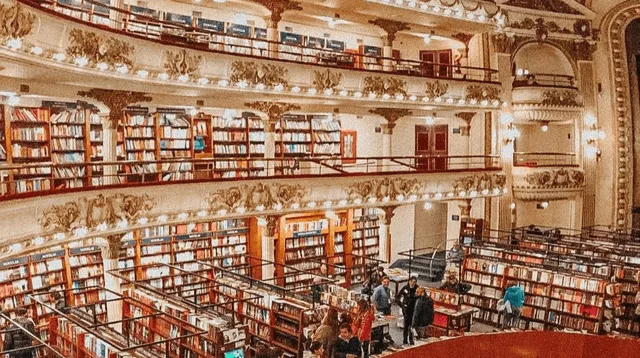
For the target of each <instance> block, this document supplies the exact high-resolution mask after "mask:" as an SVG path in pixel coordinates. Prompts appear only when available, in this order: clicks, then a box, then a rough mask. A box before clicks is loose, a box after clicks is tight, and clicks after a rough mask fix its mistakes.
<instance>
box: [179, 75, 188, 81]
mask: <svg viewBox="0 0 640 358" xmlns="http://www.w3.org/2000/svg"><path fill="white" fill-rule="evenodd" d="M188 80H189V75H180V76H178V81H180V82H187V81H188Z"/></svg>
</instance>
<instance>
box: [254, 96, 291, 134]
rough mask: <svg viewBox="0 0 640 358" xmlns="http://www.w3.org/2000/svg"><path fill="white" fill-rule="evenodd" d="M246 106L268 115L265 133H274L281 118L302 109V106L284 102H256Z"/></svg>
mask: <svg viewBox="0 0 640 358" xmlns="http://www.w3.org/2000/svg"><path fill="white" fill-rule="evenodd" d="M244 105H245V106H247V107H249V108H251V109H255V110H258V111H260V112H263V113H266V115H267V123H266V126H265V131H267V132H273V131H274V130H275V125H276V123H278V122H279V121H280V118H282V115H283V114H285V113H287V112H289V111H293V110H298V109H300V106H298V105H296V104H293V103H283V102H263V101H256V102H250V103H245V104H244Z"/></svg>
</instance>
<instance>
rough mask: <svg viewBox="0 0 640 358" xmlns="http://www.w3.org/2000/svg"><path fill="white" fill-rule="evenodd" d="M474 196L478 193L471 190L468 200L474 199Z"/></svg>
mask: <svg viewBox="0 0 640 358" xmlns="http://www.w3.org/2000/svg"><path fill="white" fill-rule="evenodd" d="M476 196H478V192H477V191H475V190H471V191H470V192H469V197H470V198H475V197H476Z"/></svg>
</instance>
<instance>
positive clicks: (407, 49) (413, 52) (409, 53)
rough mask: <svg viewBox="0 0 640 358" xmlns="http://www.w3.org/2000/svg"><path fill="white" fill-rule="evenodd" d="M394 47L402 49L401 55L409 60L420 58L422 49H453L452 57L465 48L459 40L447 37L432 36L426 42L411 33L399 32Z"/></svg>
mask: <svg viewBox="0 0 640 358" xmlns="http://www.w3.org/2000/svg"><path fill="white" fill-rule="evenodd" d="M393 49H394V50H399V51H400V57H401V58H403V59H407V60H416V61H418V60H420V51H434V50H446V49H453V51H452V53H451V56H452V59H454V58H456V57H457V54H458V51H457V49H464V45H463V44H462V43H460V42H458V41H455V40H451V39H447V38H440V37H437V38H432V39H431V42H429V43H428V44H427V43H425V41H424V38H423V37H420V36H415V35H410V34H399V35H398V37H397V38H396V41H395V42H394V43H393Z"/></svg>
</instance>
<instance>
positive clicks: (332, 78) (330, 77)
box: [313, 69, 343, 92]
mask: <svg viewBox="0 0 640 358" xmlns="http://www.w3.org/2000/svg"><path fill="white" fill-rule="evenodd" d="M313 77H314V78H313V85H314V86H315V88H316V89H317V90H318V91H320V92H322V91H325V90H327V89H331V90H335V89H336V88H337V87H338V86H340V83H341V82H342V77H343V76H342V74H341V73H336V72H332V71H331V70H329V69H327V70H326V71H313Z"/></svg>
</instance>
